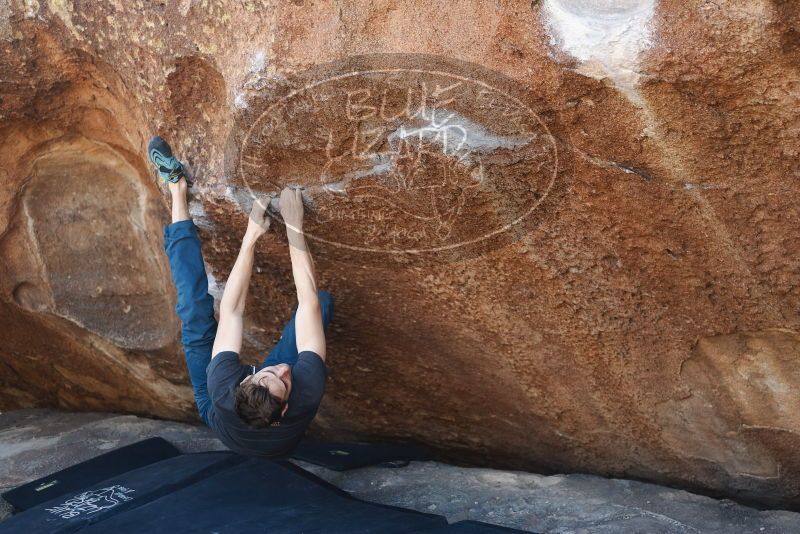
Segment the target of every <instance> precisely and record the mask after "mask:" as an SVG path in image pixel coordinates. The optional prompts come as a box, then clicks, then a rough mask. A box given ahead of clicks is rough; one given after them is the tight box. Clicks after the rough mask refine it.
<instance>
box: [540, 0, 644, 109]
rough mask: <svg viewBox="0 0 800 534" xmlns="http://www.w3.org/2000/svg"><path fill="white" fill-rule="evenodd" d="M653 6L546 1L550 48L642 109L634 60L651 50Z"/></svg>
mask: <svg viewBox="0 0 800 534" xmlns="http://www.w3.org/2000/svg"><path fill="white" fill-rule="evenodd" d="M655 7H656V0H545V1H544V3H543V4H542V11H543V13H544V19H545V21H546V23H547V27H548V30H549V33H550V37H551V39H552V41H553V44H554V45H555V46H558V47H560V48H561V49H562V50H563V51H565V52H567V53H568V54H570V55H571V56H573V57H574V58H575V59H577V60H578V61H580V65H579V66H578V69H577V70H578V72H580V73H581V74H584V75H586V76H591V77H592V78H597V79H604V78H608V79H610V80H611V81H612V82H613V84H614V86H615V87H616V88H617V89H619V90H620V91H622V92H623V93H624V94H625V95H626V96H627V97H628V98H629V99H630V100H631V102H633V103H634V104H641V97H640V96H639V94H638V92H637V91H636V86H637V84H638V82H639V78H640V75H641V73H640V71H639V54H640V53H641V52H642V51H643V50H645V49H647V48H648V47H650V46H651V44H652V40H651V29H652V25H651V22H650V21H651V19H652V17H653V14H654V12H655Z"/></svg>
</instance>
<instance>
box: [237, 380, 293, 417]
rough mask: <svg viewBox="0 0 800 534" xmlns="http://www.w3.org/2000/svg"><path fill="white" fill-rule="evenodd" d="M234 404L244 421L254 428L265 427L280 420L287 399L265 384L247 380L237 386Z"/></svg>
mask: <svg viewBox="0 0 800 534" xmlns="http://www.w3.org/2000/svg"><path fill="white" fill-rule="evenodd" d="M234 405H235V406H236V413H237V414H239V417H241V418H242V421H244V422H245V423H247V424H248V425H249V426H251V427H253V428H264V427H267V426H269V425H271V424H272V423H274V422H276V421H278V420H280V418H281V412H282V411H283V407H284V406H286V401H284V400H282V399H281V398H279V397H276V396H275V395H273V394H272V393H270V391H269V389H267V388H265V387H264V386H259V385H258V384H253V383H252V382H246V383H244V384H240V385H239V386H237V387H236V396H235V402H234Z"/></svg>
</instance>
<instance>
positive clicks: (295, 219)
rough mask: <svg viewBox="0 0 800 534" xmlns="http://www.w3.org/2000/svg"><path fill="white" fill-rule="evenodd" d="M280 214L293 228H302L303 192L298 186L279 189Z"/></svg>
mask: <svg viewBox="0 0 800 534" xmlns="http://www.w3.org/2000/svg"><path fill="white" fill-rule="evenodd" d="M279 205H280V210H281V216H283V221H284V222H285V223H286V225H287V226H289V227H291V228H292V229H293V230H296V231H298V232H302V230H303V192H302V190H300V189H299V188H296V189H293V188H291V187H286V188H284V189H283V191H281V200H280V204H279Z"/></svg>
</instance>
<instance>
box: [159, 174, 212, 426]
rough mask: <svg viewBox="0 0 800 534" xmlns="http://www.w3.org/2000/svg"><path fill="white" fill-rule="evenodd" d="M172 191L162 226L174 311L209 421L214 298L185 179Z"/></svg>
mask: <svg viewBox="0 0 800 534" xmlns="http://www.w3.org/2000/svg"><path fill="white" fill-rule="evenodd" d="M169 189H170V193H171V194H172V221H173V222H172V224H170V225H167V226H165V227H164V250H166V252H167V257H168V258H169V266H170V270H171V271H172V280H173V282H174V283H175V288H176V290H177V293H178V302H177V305H176V306H175V311H176V312H177V313H178V317H180V319H181V341H182V343H183V352H184V355H185V356H186V367H187V368H188V370H189V378H190V379H191V381H192V388H193V389H194V398H195V402H196V403H197V410H198V411H199V412H200V418H201V419H202V420H203V421H204V422H205V423H206V424H208V411H209V409H210V408H211V400H210V399H209V397H208V386H207V382H206V381H207V379H206V367H208V364H209V362H210V361H211V348H212V346H213V345H214V336H215V335H216V333H217V321H216V319H215V318H214V298H213V297H212V296H211V295H209V294H208V277H207V276H206V271H205V265H204V263H203V254H202V250H201V246H200V238H199V236H198V235H197V227H195V225H194V223H193V222H192V220H191V219H190V218H189V209H188V205H187V202H186V181H185V180H183V179H181V180H180V181H179V182H177V183H170V184H169Z"/></svg>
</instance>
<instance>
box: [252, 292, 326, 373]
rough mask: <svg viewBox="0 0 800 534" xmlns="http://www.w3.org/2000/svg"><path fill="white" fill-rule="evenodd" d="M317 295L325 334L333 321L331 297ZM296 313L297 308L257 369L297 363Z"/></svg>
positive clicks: (321, 293) (323, 293) (323, 294)
mask: <svg viewBox="0 0 800 534" xmlns="http://www.w3.org/2000/svg"><path fill="white" fill-rule="evenodd" d="M317 295H319V304H320V306H321V307H322V326H323V328H324V329H325V332H326V333H327V331H328V325H329V324H331V319H333V295H331V294H330V293H328V292H327V291H318V292H317ZM296 313H297V308H296V307H295V309H294V311H293V312H292V318H291V319H289V322H288V323H286V326H284V327H283V333H282V334H281V338H280V340H278V343H277V344H276V345H275V346H274V347H273V348H272V350H271V351H270V353H269V355H268V356H267V358H266V359H265V360H264V363H262V364H261V367H259V369H263V368H264V367H268V366H270V365H278V364H279V363H285V364H288V365H294V364H295V363H296V362H297V356H298V353H297V339H296V338H295V333H294V317H295V314H296Z"/></svg>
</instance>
